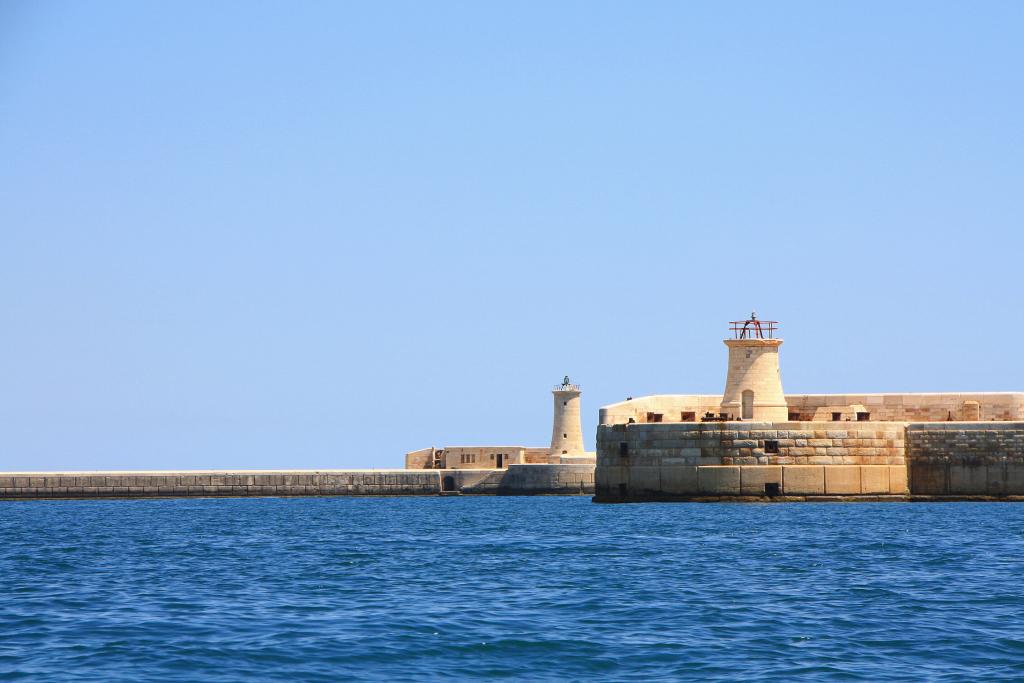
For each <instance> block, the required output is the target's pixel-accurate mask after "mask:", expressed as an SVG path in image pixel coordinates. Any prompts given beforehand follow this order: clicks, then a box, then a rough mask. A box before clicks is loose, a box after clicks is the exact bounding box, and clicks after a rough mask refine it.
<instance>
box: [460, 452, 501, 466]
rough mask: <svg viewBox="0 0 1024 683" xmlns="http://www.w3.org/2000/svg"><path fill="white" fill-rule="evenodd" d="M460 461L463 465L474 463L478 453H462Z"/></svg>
mask: <svg viewBox="0 0 1024 683" xmlns="http://www.w3.org/2000/svg"><path fill="white" fill-rule="evenodd" d="M492 457H493V456H492ZM459 461H460V462H461V463H462V464H463V465H467V464H469V463H474V462H476V454H475V453H463V454H462V455H460V456H459Z"/></svg>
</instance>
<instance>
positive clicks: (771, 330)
mask: <svg viewBox="0 0 1024 683" xmlns="http://www.w3.org/2000/svg"><path fill="white" fill-rule="evenodd" d="M729 329H730V330H731V331H732V334H733V338H734V339H774V338H775V331H776V330H777V329H779V321H777V320H758V319H757V316H756V315H754V314H753V313H751V314H750V319H749V320H733V321H732V322H730V323H729Z"/></svg>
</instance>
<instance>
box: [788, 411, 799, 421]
mask: <svg viewBox="0 0 1024 683" xmlns="http://www.w3.org/2000/svg"><path fill="white" fill-rule="evenodd" d="M789 421H790V422H799V421H800V413H794V412H793V411H789Z"/></svg>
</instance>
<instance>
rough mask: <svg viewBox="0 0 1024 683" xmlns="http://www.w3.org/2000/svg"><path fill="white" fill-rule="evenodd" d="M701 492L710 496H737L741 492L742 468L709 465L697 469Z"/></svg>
mask: <svg viewBox="0 0 1024 683" xmlns="http://www.w3.org/2000/svg"><path fill="white" fill-rule="evenodd" d="M697 480H698V485H699V487H700V492H701V493H702V494H705V495H709V496H735V495H739V493H740V468H739V467H737V466H729V465H707V466H704V467H700V468H698V470H697Z"/></svg>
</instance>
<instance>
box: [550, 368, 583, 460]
mask: <svg viewBox="0 0 1024 683" xmlns="http://www.w3.org/2000/svg"><path fill="white" fill-rule="evenodd" d="M551 393H552V394H553V395H554V399H555V414H554V419H553V421H552V425H551V454H552V455H582V454H583V452H584V451H583V428H582V427H581V426H580V394H581V393H582V392H581V391H580V386H579V385H578V384H572V383H571V382H570V381H569V376H568V375H566V376H565V379H563V380H562V383H561V384H560V385H558V386H556V387H555V388H554V389H553V390H552V391H551Z"/></svg>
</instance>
